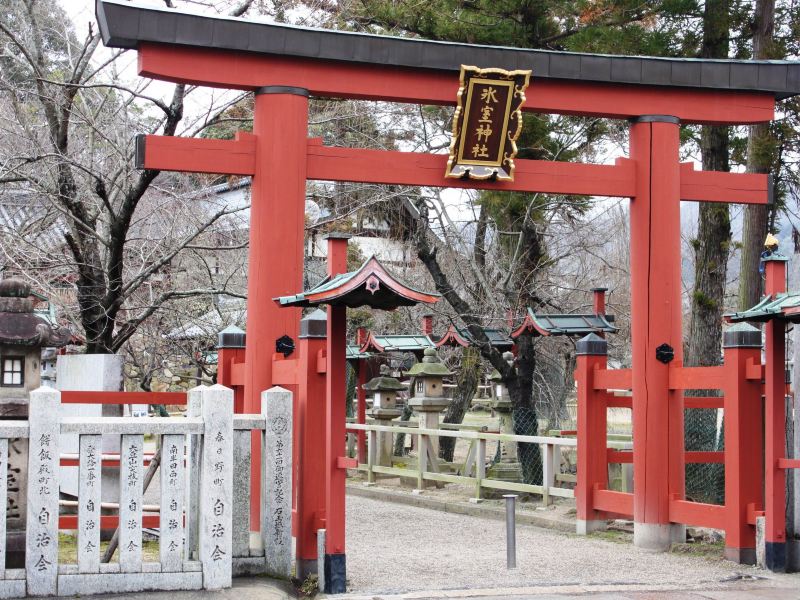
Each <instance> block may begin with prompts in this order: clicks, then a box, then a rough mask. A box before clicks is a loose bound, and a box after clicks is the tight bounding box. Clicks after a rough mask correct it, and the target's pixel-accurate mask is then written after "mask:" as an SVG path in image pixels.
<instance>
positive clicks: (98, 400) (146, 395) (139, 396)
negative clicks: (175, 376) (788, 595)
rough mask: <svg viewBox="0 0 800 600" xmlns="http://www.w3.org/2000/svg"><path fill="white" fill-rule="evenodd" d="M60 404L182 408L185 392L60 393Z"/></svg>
mask: <svg viewBox="0 0 800 600" xmlns="http://www.w3.org/2000/svg"><path fill="white" fill-rule="evenodd" d="M61 404H166V405H173V406H183V405H185V404H186V392H98V391H92V392H74V391H63V392H61Z"/></svg>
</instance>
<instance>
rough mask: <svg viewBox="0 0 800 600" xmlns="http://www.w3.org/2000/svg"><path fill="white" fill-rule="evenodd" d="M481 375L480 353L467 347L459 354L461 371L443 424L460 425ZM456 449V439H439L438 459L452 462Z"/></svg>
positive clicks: (471, 347)
mask: <svg viewBox="0 0 800 600" xmlns="http://www.w3.org/2000/svg"><path fill="white" fill-rule="evenodd" d="M480 375H481V361H480V353H479V352H478V350H477V348H475V347H474V346H467V347H466V348H464V350H463V352H462V354H461V369H460V370H459V373H458V379H457V380H456V385H457V386H458V387H456V390H455V392H454V393H453V398H452V400H450V404H448V405H447V409H446V410H445V412H444V416H443V418H442V422H443V423H461V422H463V421H464V415H465V414H466V413H467V411H468V410H469V407H470V404H471V403H472V399H473V398H474V397H475V392H476V391H477V390H478V380H479V379H480ZM455 449H456V438H447V437H443V438H440V439H439V458H441V459H442V460H446V461H447V462H452V461H453V454H454V452H455Z"/></svg>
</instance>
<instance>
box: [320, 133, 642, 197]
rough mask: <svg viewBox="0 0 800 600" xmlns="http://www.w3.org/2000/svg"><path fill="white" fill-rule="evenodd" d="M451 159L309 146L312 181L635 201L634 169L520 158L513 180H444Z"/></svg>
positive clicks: (626, 165)
mask: <svg viewBox="0 0 800 600" xmlns="http://www.w3.org/2000/svg"><path fill="white" fill-rule="evenodd" d="M446 164H447V156H446V155H444V154H425V153H418V152H396V151H390V150H367V149H364V148H339V147H330V146H322V145H321V144H318V143H315V140H312V141H311V143H309V146H308V178H309V179H316V180H322V181H361V182H364V183H379V184H388V185H419V186H424V187H439V188H445V187H447V188H451V187H452V188H472V189H492V190H500V191H519V192H542V193H546V194H579V195H586V196H618V197H630V196H632V195H633V191H634V183H635V182H634V172H633V165H632V164H631V162H630V161H628V160H627V159H619V160H618V161H617V164H616V165H590V164H582V163H568V162H555V161H546V160H521V159H520V160H517V161H516V169H515V173H514V181H513V182H512V181H478V180H473V179H450V178H447V177H445V176H444V173H445V166H446Z"/></svg>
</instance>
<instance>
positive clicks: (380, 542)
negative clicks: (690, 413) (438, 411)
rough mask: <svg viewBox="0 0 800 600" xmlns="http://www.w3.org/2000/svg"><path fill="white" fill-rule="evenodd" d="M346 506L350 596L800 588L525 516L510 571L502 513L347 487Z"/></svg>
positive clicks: (790, 578) (779, 578)
mask: <svg viewBox="0 0 800 600" xmlns="http://www.w3.org/2000/svg"><path fill="white" fill-rule="evenodd" d="M347 508H348V510H347V528H348V532H347V535H348V540H347V567H348V579H349V585H348V591H349V592H350V594H352V595H355V596H364V597H368V598H374V597H375V596H376V595H380V596H381V597H382V598H384V597H386V596H391V595H400V596H402V597H403V598H427V597H467V596H471V597H493V596H504V597H505V596H509V595H520V596H526V595H536V596H541V595H542V594H551V595H553V594H571V595H572V594H583V593H600V594H603V593H612V596H611V597H616V598H621V597H622V598H627V597H636V596H630V595H628V594H629V593H630V592H636V591H647V590H651V591H653V592H655V591H659V592H678V591H680V592H682V593H687V592H688V591H691V590H697V591H698V592H700V591H702V592H704V593H708V592H710V591H725V590H728V591H730V592H731V593H733V592H734V591H737V590H739V589H740V588H742V586H745V587H748V588H753V586H754V587H755V589H762V590H770V589H771V590H773V592H770V593H783V591H780V590H781V589H783V590H790V591H792V590H793V591H795V592H796V593H795V595H794V596H786V597H791V598H800V574H795V575H774V574H771V573H767V572H765V571H761V570H759V569H756V568H754V567H747V566H743V565H737V564H734V563H730V562H727V561H724V560H715V559H708V558H703V557H696V556H685V555H678V554H663V553H651V552H646V551H643V550H639V549H637V548H635V547H634V546H633V545H632V544H628V543H616V542H612V541H606V540H603V539H597V538H594V537H591V538H583V537H579V536H576V535H573V534H565V533H559V532H553V531H549V530H545V529H541V528H538V527H534V526H530V525H518V528H517V562H518V565H519V568H518V569H516V570H515V571H507V570H506V568H505V524H504V523H503V522H502V521H498V520H491V519H486V518H482V517H475V516H463V515H456V514H450V513H444V512H439V511H435V510H430V509H426V508H419V507H415V506H402V505H397V504H390V503H386V502H382V501H379V500H373V499H368V498H363V497H357V496H353V495H348V497H347ZM743 578H744V579H745V580H747V579H750V580H752V579H753V578H758V579H757V580H756V581H751V582H743V581H742V579H743ZM762 578H763V579H762ZM487 588H488V589H487ZM511 588H514V589H511ZM776 590H777V591H776ZM750 591H751V592H752V591H753V589H750ZM413 592H418V593H413ZM498 592H499V593H498ZM623 592H624V594H625V595H620V594H621V593H623ZM601 597H602V596H601ZM606 597H609V596H606ZM648 597H651V596H648ZM652 597H663V598H669V597H670V596H669V595H664V596H652ZM672 597H675V596H672ZM683 597H689V598H691V597H692V596H683ZM696 597H701V598H717V597H718V596H713V595H711V596H709V595H706V596H696ZM730 597H731V598H735V597H736V596H730ZM751 597H754V598H756V597H757V596H751ZM764 597H769V596H764ZM777 597H781V596H777ZM719 598H725V596H719Z"/></svg>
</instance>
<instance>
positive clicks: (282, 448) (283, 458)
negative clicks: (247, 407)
mask: <svg viewBox="0 0 800 600" xmlns="http://www.w3.org/2000/svg"><path fill="white" fill-rule="evenodd" d="M292 403H293V399H292V393H291V392H290V391H289V390H286V389H283V388H281V387H273V388H270V389H269V390H267V391H265V392H262V393H261V412H262V414H263V415H264V416H265V418H266V428H265V430H264V434H263V436H262V438H261V444H262V446H261V456H263V457H264V459H263V462H262V465H261V468H262V469H263V470H264V472H263V473H262V476H261V502H262V504H263V506H262V510H261V535H262V539H263V544H264V555H265V557H266V568H267V571H266V572H267V575H271V576H272V577H280V578H284V579H288V578H289V577H290V576H291V574H292V467H293V464H294V463H293V461H292V458H293V457H292V431H293V429H294V427H293V423H294V419H293V413H292ZM323 556H324V554H323Z"/></svg>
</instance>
